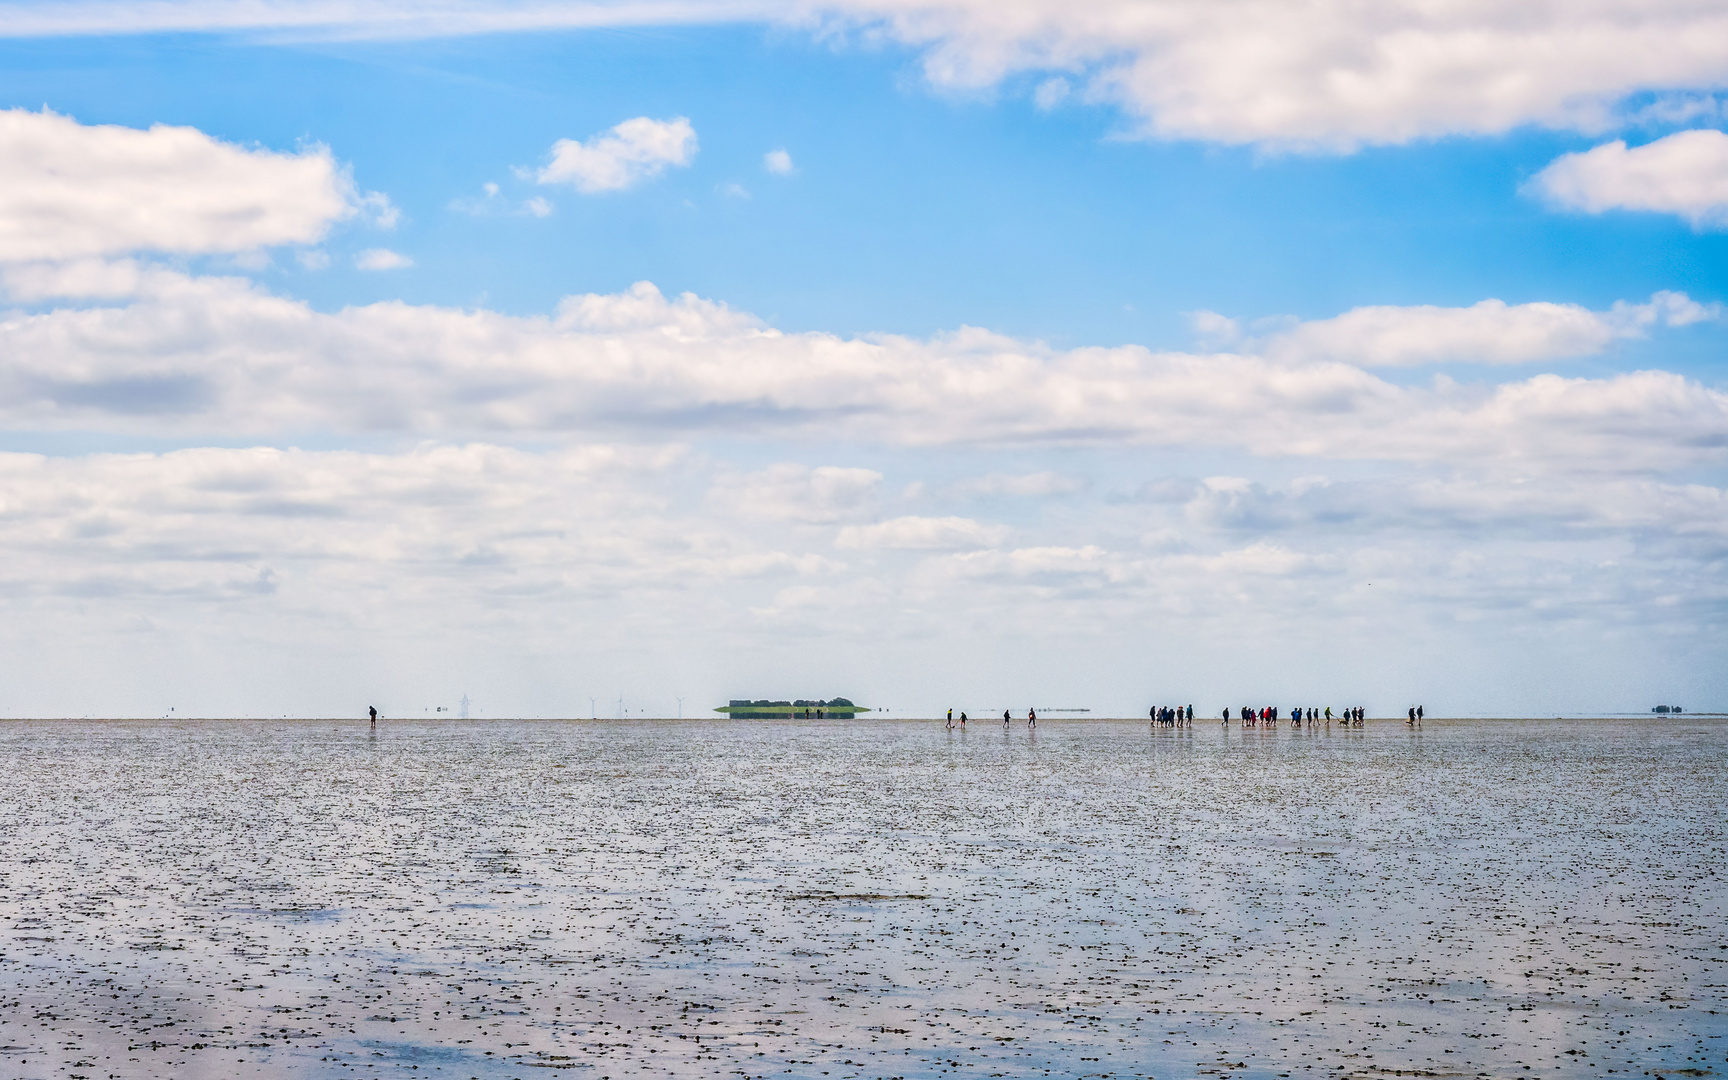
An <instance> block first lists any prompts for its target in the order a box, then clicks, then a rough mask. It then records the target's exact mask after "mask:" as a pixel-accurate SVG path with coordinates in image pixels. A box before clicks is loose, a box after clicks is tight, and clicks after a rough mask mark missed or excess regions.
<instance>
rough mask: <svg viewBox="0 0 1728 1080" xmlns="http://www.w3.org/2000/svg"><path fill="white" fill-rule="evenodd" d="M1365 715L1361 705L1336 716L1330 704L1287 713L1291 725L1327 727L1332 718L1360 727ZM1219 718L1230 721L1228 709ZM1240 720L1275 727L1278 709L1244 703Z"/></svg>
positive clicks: (1271, 706) (1245, 723) (1272, 706)
mask: <svg viewBox="0 0 1728 1080" xmlns="http://www.w3.org/2000/svg"><path fill="white" fill-rule="evenodd" d="M1367 715H1368V710H1367V709H1365V708H1363V707H1362V706H1361V705H1357V706H1354V707H1352V708H1348V709H1344V710H1343V711H1341V712H1339V713H1337V714H1336V716H1334V714H1333V712H1332V706H1330V705H1328V706H1326V707H1325V708H1324V709H1320V708H1307V707H1304V706H1297V707H1296V708H1294V709H1291V710H1290V713H1289V716H1290V726H1291V727H1319V726H1320V724H1321V723H1322V722H1324V723H1325V725H1326V726H1327V727H1331V726H1332V721H1333V719H1334V718H1336V719H1337V720H1338V722H1339V723H1341V724H1343V725H1345V726H1347V727H1361V726H1362V722H1363V721H1364V720H1365V719H1366V718H1367ZM1220 720H1221V721H1222V722H1223V723H1226V724H1228V723H1229V722H1230V710H1229V709H1225V710H1224V713H1223V715H1222V716H1221V717H1220ZM1241 720H1242V726H1243V727H1260V726H1265V727H1276V726H1277V724H1278V720H1279V709H1278V707H1277V706H1276V705H1269V706H1267V707H1265V708H1262V709H1251V708H1249V707H1248V706H1246V705H1244V706H1242V714H1241Z"/></svg>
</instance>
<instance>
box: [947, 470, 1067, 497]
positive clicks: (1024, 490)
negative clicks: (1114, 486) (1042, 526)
mask: <svg viewBox="0 0 1728 1080" xmlns="http://www.w3.org/2000/svg"><path fill="white" fill-rule="evenodd" d="M1085 486H1086V482H1085V481H1084V480H1082V479H1080V478H1079V477H1077V476H1063V475H1062V474H1061V473H1057V472H1052V471H1050V470H1048V469H1045V470H1042V471H1040V472H1032V473H1020V474H1014V473H990V474H989V475H987V476H980V477H976V478H974V479H971V480H965V481H962V482H960V483H959V484H956V485H955V486H954V490H955V491H956V492H957V493H960V494H966V495H1020V496H1028V497H1034V498H1036V497H1039V496H1045V495H1071V494H1073V493H1074V492H1076V491H1080V490H1082V489H1083V488H1085Z"/></svg>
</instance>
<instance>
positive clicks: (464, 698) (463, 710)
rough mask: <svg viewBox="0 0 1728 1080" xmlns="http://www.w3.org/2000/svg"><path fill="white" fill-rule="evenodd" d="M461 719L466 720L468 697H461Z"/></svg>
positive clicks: (464, 695)
mask: <svg viewBox="0 0 1728 1080" xmlns="http://www.w3.org/2000/svg"><path fill="white" fill-rule="evenodd" d="M462 719H464V720H466V719H468V695H467V694H463V695H462Z"/></svg>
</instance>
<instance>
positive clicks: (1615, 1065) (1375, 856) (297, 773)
mask: <svg viewBox="0 0 1728 1080" xmlns="http://www.w3.org/2000/svg"><path fill="white" fill-rule="evenodd" d="M1725 758H1728V724H1725V723H1723V722H1720V721H1712V720H1703V719H1693V718H1684V719H1678V718H1677V719H1666V720H1634V721H1572V722H1561V721H1516V722H1514V721H1452V722H1445V721H1433V720H1430V721H1428V722H1427V723H1426V725H1425V727H1424V729H1423V730H1422V731H1421V732H1419V733H1418V732H1411V731H1410V730H1408V729H1407V728H1406V727H1405V725H1404V724H1402V723H1400V722H1380V723H1370V724H1369V725H1368V726H1367V727H1365V728H1363V729H1361V730H1346V729H1343V728H1339V727H1334V728H1333V729H1331V730H1330V731H1329V732H1328V731H1326V730H1324V729H1322V730H1320V731H1310V730H1306V729H1303V730H1291V729H1289V728H1286V727H1280V728H1277V729H1272V730H1267V729H1249V730H1243V729H1241V728H1239V727H1238V726H1237V725H1234V724H1232V725H1231V726H1230V727H1229V728H1227V729H1225V728H1222V727H1220V726H1219V725H1218V724H1217V723H1216V721H1214V722H1212V723H1210V724H1205V723H1200V724H1197V725H1196V727H1194V728H1192V729H1157V730H1153V729H1150V728H1149V727H1148V725H1147V724H1146V723H1145V722H1144V721H1124V722H1107V721H1097V720H1091V721H1084V722H1082V721H1056V720H1046V721H1045V722H1044V723H1043V724H1041V725H1040V727H1039V729H1038V730H1037V732H1036V733H1030V732H1028V731H1027V730H1026V729H1025V727H1024V725H1019V724H1017V725H1016V726H1015V727H1014V728H1013V729H1011V730H1009V731H1006V732H1004V731H1003V729H1002V726H1001V725H1000V724H999V723H998V724H993V725H992V724H983V725H975V726H974V729H973V730H971V731H969V732H967V733H965V734H964V735H961V734H959V733H957V732H949V731H947V730H946V729H945V726H944V725H943V723H942V722H940V721H938V722H934V723H911V722H886V721H869V720H864V721H856V722H837V721H822V722H816V721H811V722H768V723H764V722H738V721H724V720H723V721H715V722H706V721H702V722H692V721H682V722H672V721H667V722H653V721H641V722H607V721H599V722H594V721H574V722H549V721H534V722H497V721H494V722H474V723H465V722H443V723H409V722H384V723H380V724H379V725H378V728H377V731H376V733H375V734H374V733H372V732H371V731H370V730H369V729H368V727H367V725H365V724H364V723H360V724H348V723H343V724H334V723H331V722H328V721H322V722H320V721H243V722H209V721H206V722H179V723H176V722H166V721H164V722H101V723H97V722H7V723H4V724H0V777H4V778H5V783H4V785H3V787H0V1076H8V1077H19V1078H38V1077H41V1078H47V1077H54V1078H64V1077H70V1078H74V1080H79V1078H88V1080H95V1078H111V1077H164V1078H167V1077H172V1078H176V1080H182V1078H197V1077H278V1076H280V1077H312V1078H322V1077H354V1076H379V1075H386V1074H388V1075H392V1076H398V1075H415V1076H448V1077H462V1078H470V1080H475V1078H478V1080H495V1078H504V1077H521V1078H529V1077H546V1076H549V1075H557V1074H554V1073H549V1072H548V1070H560V1071H567V1074H568V1075H574V1076H579V1077H592V1078H595V1080H612V1078H620V1077H626V1076H673V1077H682V1076H691V1077H694V1076H726V1077H736V1076H747V1077H762V1078H775V1077H785V1076H793V1077H833V1078H835V1080H840V1078H853V1077H908V1078H909V1077H935V1076H946V1075H955V1076H962V1077H968V1076H969V1077H1050V1076H1060V1077H1072V1076H1108V1077H1143V1076H1152V1077H1160V1078H1164V1077H1170V1078H1186V1077H1196V1076H1207V1077H1248V1078H1260V1077H1305V1078H1314V1080H1321V1078H1326V1080H1333V1078H1341V1077H1369V1076H1372V1077H1384V1076H1397V1075H1403V1076H1411V1075H1416V1076H1447V1077H1451V1076H1458V1077H1537V1076H1542V1077H1556V1076H1565V1077H1581V1076H1590V1077H1601V1076H1609V1075H1621V1074H1625V1075H1630V1076H1634V1077H1641V1076H1644V1075H1647V1074H1648V1075H1657V1076H1663V1077H1670V1076H1688V1077H1691V1076H1728V1045H1725V1044H1728V1038H1725V1036H1728V922H1725V920H1724V911H1723V901H1724V888H1723V881H1724V878H1723V875H1724V869H1725V867H1728V855H1725V853H1728V837H1725V834H1728V820H1725V819H1728V813H1725V811H1728V798H1725V796H1728V779H1725V778H1728V772H1725V770H1724V768H1723V766H1724V764H1725ZM559 1074H563V1073H559Z"/></svg>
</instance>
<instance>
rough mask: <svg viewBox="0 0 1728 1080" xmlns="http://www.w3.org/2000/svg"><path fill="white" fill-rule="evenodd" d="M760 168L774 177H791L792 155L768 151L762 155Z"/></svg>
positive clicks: (779, 151)
mask: <svg viewBox="0 0 1728 1080" xmlns="http://www.w3.org/2000/svg"><path fill="white" fill-rule="evenodd" d="M762 167H763V168H764V169H767V170H768V171H769V172H771V173H773V174H774V175H775V176H791V175H792V155H791V154H788V153H787V152H786V151H784V150H770V151H768V152H767V153H766V154H763V155H762Z"/></svg>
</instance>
